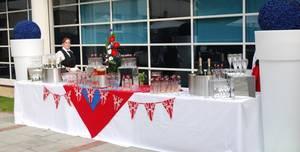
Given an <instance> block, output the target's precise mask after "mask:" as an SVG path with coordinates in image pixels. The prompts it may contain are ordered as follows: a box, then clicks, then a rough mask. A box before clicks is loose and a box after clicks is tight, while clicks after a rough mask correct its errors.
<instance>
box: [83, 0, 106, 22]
mask: <svg viewBox="0 0 300 152" xmlns="http://www.w3.org/2000/svg"><path fill="white" fill-rule="evenodd" d="M80 7H81V8H80V14H81V22H82V23H94V22H109V3H99V4H87V5H81V6H80Z"/></svg>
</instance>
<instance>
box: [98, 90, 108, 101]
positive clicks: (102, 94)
mask: <svg viewBox="0 0 300 152" xmlns="http://www.w3.org/2000/svg"><path fill="white" fill-rule="evenodd" d="M99 92H100V95H101V104H105V103H106V100H107V96H108V91H100V89H99Z"/></svg>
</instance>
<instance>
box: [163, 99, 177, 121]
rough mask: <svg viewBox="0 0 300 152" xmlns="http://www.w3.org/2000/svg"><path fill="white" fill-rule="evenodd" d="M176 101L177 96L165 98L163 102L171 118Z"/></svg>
mask: <svg viewBox="0 0 300 152" xmlns="http://www.w3.org/2000/svg"><path fill="white" fill-rule="evenodd" d="M174 101H175V98H172V99H168V100H165V101H163V102H162V105H163V106H164V108H165V109H166V111H167V112H168V114H169V116H170V119H172V116H173V106H174Z"/></svg>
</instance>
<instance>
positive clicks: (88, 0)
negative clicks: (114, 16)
mask: <svg viewBox="0 0 300 152" xmlns="http://www.w3.org/2000/svg"><path fill="white" fill-rule="evenodd" d="M93 1H104V2H105V1H109V0H80V2H93Z"/></svg>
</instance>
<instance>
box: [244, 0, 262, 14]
mask: <svg viewBox="0 0 300 152" xmlns="http://www.w3.org/2000/svg"><path fill="white" fill-rule="evenodd" d="M266 1H267V0H246V11H247V13H253V12H258V11H259V9H260V8H261V7H262V6H263V5H264V4H265V2H266Z"/></svg>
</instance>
